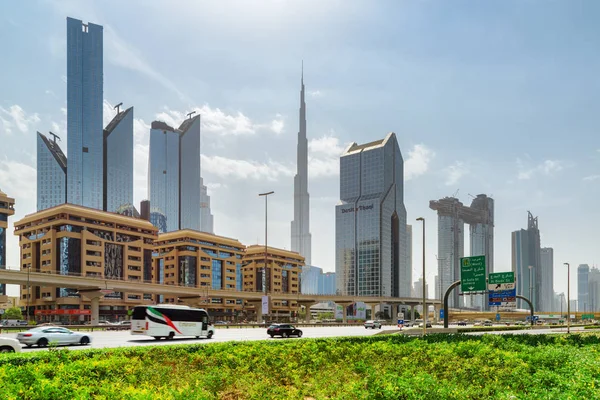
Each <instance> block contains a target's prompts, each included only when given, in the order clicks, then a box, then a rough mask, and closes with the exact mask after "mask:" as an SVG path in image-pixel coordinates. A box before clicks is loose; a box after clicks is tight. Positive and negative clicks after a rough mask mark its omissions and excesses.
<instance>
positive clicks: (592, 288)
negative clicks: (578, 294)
mask: <svg viewBox="0 0 600 400" xmlns="http://www.w3.org/2000/svg"><path fill="white" fill-rule="evenodd" d="M588 303H589V310H588V311H589V312H590V313H594V312H597V311H600V271H599V270H598V268H596V267H592V268H591V269H590V274H589V275H588Z"/></svg>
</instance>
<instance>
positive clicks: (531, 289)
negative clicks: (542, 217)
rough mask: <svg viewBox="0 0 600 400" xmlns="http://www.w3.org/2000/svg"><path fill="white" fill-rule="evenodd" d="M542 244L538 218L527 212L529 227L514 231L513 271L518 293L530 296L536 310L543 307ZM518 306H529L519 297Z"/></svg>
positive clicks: (523, 307)
mask: <svg viewBox="0 0 600 400" xmlns="http://www.w3.org/2000/svg"><path fill="white" fill-rule="evenodd" d="M540 258H541V246H540V230H539V229H538V219H537V217H535V218H534V217H533V215H532V214H531V213H530V212H529V211H528V212H527V229H526V230H525V229H521V230H518V231H515V232H513V233H512V271H513V272H514V273H515V280H516V286H517V295H520V296H524V297H526V298H528V299H529V300H530V301H531V302H532V303H533V307H534V309H536V310H541V309H542V303H541V298H540V287H541V284H542V283H541V282H542V268H541V260H540ZM517 308H521V309H527V308H529V306H528V305H527V304H526V303H525V302H524V301H522V300H519V299H517Z"/></svg>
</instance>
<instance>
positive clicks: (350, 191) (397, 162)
mask: <svg viewBox="0 0 600 400" xmlns="http://www.w3.org/2000/svg"><path fill="white" fill-rule="evenodd" d="M406 236H407V229H406V208H405V206H404V161H403V159H402V154H401V152H400V147H399V146H398V141H397V139H396V135H395V134H394V133H390V134H388V135H387V136H386V137H385V138H384V139H382V140H377V141H375V142H371V143H366V144H362V145H358V144H357V143H352V144H351V145H350V146H348V148H346V150H345V151H344V153H343V154H342V156H341V157H340V203H339V204H338V205H337V206H336V269H335V270H336V279H337V284H336V287H337V290H339V291H340V294H344V295H362V296H399V297H401V296H410V288H411V282H410V277H411V271H410V267H409V266H408V265H407V253H408V249H407V245H408V243H407V238H406Z"/></svg>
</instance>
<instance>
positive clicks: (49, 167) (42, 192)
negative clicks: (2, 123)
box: [37, 132, 67, 211]
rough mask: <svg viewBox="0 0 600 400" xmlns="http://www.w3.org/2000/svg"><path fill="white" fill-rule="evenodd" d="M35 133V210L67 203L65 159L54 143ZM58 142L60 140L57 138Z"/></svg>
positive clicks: (54, 139)
mask: <svg viewBox="0 0 600 400" xmlns="http://www.w3.org/2000/svg"><path fill="white" fill-rule="evenodd" d="M50 134H51V135H52V136H53V138H52V140H49V139H48V138H47V137H46V136H45V135H43V134H41V133H40V132H38V133H37V210H38V211H41V210H45V209H46V208H50V207H54V206H57V205H59V204H64V203H66V202H67V157H66V156H65V154H64V153H63V152H62V150H61V149H60V146H59V145H58V143H56V139H57V138H58V136H57V135H55V134H53V133H52V132H50ZM58 139H59V140H60V138H58Z"/></svg>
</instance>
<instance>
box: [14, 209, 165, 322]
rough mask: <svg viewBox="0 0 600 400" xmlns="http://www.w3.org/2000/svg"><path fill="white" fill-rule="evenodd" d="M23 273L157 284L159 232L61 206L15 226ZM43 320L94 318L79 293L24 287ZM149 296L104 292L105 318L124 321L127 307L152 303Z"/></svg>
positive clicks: (140, 224) (140, 222)
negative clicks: (154, 280)
mask: <svg viewBox="0 0 600 400" xmlns="http://www.w3.org/2000/svg"><path fill="white" fill-rule="evenodd" d="M15 235H17V236H19V244H20V246H21V266H20V267H21V270H27V269H29V270H30V271H32V272H44V273H58V274H62V275H81V276H88V277H89V276H91V277H99V278H104V279H124V280H129V281H135V282H144V281H152V275H153V271H152V249H153V243H154V240H155V239H156V238H157V229H156V228H155V227H154V226H153V225H152V224H150V222H148V221H146V220H143V219H138V218H131V217H125V216H122V215H118V214H115V213H107V212H103V211H100V210H96V209H92V208H87V207H82V206H77V205H73V204H61V205H58V206H56V207H52V208H49V209H46V210H43V211H40V212H37V213H35V214H30V215H27V216H25V217H24V218H23V219H21V220H20V221H17V222H15ZM21 294H22V296H23V298H24V299H26V298H27V295H30V296H29V305H30V306H33V307H34V308H35V316H36V319H37V320H38V322H49V321H51V320H53V321H60V322H62V323H66V322H76V321H79V320H80V318H83V316H86V315H90V302H89V301H87V300H83V299H82V298H80V295H79V294H78V292H77V289H74V288H57V287H52V286H31V287H29V288H28V287H27V285H23V288H22V289H21ZM152 301H153V296H152V295H149V294H144V293H124V292H112V293H108V294H105V296H104V299H103V300H102V302H101V306H100V316H101V318H106V317H107V316H111V318H115V317H122V318H123V317H125V316H126V315H127V309H128V308H130V307H133V306H135V305H138V304H144V303H146V304H151V303H152Z"/></svg>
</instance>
